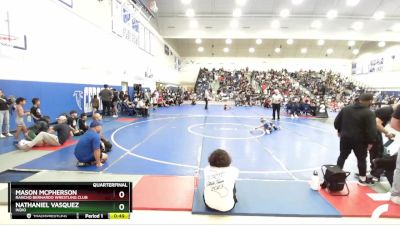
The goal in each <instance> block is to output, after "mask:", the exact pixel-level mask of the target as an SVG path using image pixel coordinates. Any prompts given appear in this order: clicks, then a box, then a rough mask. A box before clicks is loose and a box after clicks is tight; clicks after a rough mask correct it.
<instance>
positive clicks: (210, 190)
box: [203, 149, 239, 212]
mask: <svg viewBox="0 0 400 225" xmlns="http://www.w3.org/2000/svg"><path fill="white" fill-rule="evenodd" d="M208 162H209V163H210V165H209V166H207V167H206V168H204V195H203V197H204V202H205V204H206V206H207V207H208V208H211V209H213V210H216V211H220V212H228V211H230V210H232V209H233V208H234V207H235V204H236V202H237V199H236V188H235V182H236V179H237V178H238V177H239V170H238V169H237V168H235V167H233V166H231V157H230V156H229V154H228V153H227V152H226V151H225V150H222V149H217V150H215V151H214V152H213V153H211V155H210V156H209V157H208Z"/></svg>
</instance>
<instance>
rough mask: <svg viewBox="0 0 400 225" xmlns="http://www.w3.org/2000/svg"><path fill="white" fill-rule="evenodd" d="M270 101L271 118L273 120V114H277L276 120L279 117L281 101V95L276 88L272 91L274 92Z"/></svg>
mask: <svg viewBox="0 0 400 225" xmlns="http://www.w3.org/2000/svg"><path fill="white" fill-rule="evenodd" d="M271 101H272V120H275V114H278V120H280V119H281V118H280V117H281V103H282V101H283V96H282V95H281V94H280V93H279V91H278V90H275V91H274V94H273V95H272V97H271Z"/></svg>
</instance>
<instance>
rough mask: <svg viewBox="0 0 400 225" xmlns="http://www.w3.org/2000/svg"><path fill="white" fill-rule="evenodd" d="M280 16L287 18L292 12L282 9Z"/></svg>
mask: <svg viewBox="0 0 400 225" xmlns="http://www.w3.org/2000/svg"><path fill="white" fill-rule="evenodd" d="M279 15H280V16H281V17H282V18H287V17H289V15H290V10H289V9H282V10H281V12H280V13H279Z"/></svg>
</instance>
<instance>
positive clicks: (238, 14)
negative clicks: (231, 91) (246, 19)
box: [232, 8, 242, 17]
mask: <svg viewBox="0 0 400 225" xmlns="http://www.w3.org/2000/svg"><path fill="white" fill-rule="evenodd" d="M232 16H233V17H241V16H242V10H241V9H240V8H236V9H234V10H233V12H232Z"/></svg>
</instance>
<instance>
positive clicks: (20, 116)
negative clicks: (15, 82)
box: [15, 97, 31, 143]
mask: <svg viewBox="0 0 400 225" xmlns="http://www.w3.org/2000/svg"><path fill="white" fill-rule="evenodd" d="M15 103H16V108H15V111H16V112H17V115H16V118H15V124H16V125H17V131H16V132H15V143H18V140H19V134H20V133H21V131H22V132H23V133H24V136H25V137H26V136H27V133H28V128H26V125H25V122H24V117H25V116H27V115H30V114H31V113H30V112H25V111H24V105H25V104H26V99H25V98H21V97H20V98H17V100H16V101H15Z"/></svg>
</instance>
